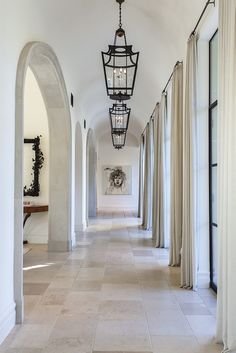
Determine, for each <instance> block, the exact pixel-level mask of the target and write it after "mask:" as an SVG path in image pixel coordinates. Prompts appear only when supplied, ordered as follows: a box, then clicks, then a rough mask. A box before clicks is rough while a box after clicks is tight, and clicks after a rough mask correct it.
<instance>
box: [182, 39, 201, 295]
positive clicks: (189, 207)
mask: <svg viewBox="0 0 236 353" xmlns="http://www.w3.org/2000/svg"><path fill="white" fill-rule="evenodd" d="M196 103H197V36H196V35H195V36H192V37H191V38H190V39H189V41H188V49H187V60H186V84H185V109H184V122H183V228H182V229H183V232H182V252H181V286H182V287H184V288H189V289H190V288H193V289H195V288H196V284H197V283H196V282H197V264H196V259H197V257H196V210H197V208H196V202H197V194H196V175H197V169H196V162H197V158H196V157H197V156H196V153H197V148H196V147H197V146H196V143H197V136H196V133H197V128H196V124H197V105H196Z"/></svg>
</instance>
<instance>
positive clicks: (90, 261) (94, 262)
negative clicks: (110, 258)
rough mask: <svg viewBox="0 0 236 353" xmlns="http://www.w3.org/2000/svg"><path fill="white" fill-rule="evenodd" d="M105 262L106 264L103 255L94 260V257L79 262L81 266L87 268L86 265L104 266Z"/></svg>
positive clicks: (93, 266)
mask: <svg viewBox="0 0 236 353" xmlns="http://www.w3.org/2000/svg"><path fill="white" fill-rule="evenodd" d="M105 264H106V262H105V260H104V258H103V257H101V258H97V259H96V260H94V259H85V260H84V261H83V262H82V264H81V268H88V267H92V268H104V267H105Z"/></svg>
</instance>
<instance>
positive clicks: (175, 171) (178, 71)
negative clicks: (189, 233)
mask: <svg viewBox="0 0 236 353" xmlns="http://www.w3.org/2000/svg"><path fill="white" fill-rule="evenodd" d="M171 111H172V113H171V199H170V205H171V216H170V218H171V219H170V261H169V264H170V265H171V266H178V265H180V251H181V246H182V204H183V203H182V198H183V64H182V63H178V64H177V65H176V67H175V69H174V73H173V81H172V104H171Z"/></svg>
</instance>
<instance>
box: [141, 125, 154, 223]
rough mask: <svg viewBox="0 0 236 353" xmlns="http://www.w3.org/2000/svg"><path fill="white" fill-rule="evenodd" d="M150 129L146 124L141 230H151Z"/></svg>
mask: <svg viewBox="0 0 236 353" xmlns="http://www.w3.org/2000/svg"><path fill="white" fill-rule="evenodd" d="M151 134H152V127H150V123H148V124H147V126H146V130H145V133H144V182H143V228H144V229H146V230H150V229H151V225H152V201H151V197H152V174H151V173H152V167H151V164H152V157H151V136H152V135H151Z"/></svg>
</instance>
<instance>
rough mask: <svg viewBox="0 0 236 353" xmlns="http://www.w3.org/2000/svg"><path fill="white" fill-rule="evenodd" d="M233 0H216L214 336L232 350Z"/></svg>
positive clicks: (235, 299)
mask: <svg viewBox="0 0 236 353" xmlns="http://www.w3.org/2000/svg"><path fill="white" fill-rule="evenodd" d="M235 19H236V1H235V0H220V1H219V101H218V103H219V118H218V200H217V201H218V202H217V205H218V229H217V234H218V254H219V261H218V305H217V338H218V341H221V342H222V341H223V343H224V348H225V351H229V352H236V280H235V270H236V255H235V253H236V214H235V210H236V20H235Z"/></svg>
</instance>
